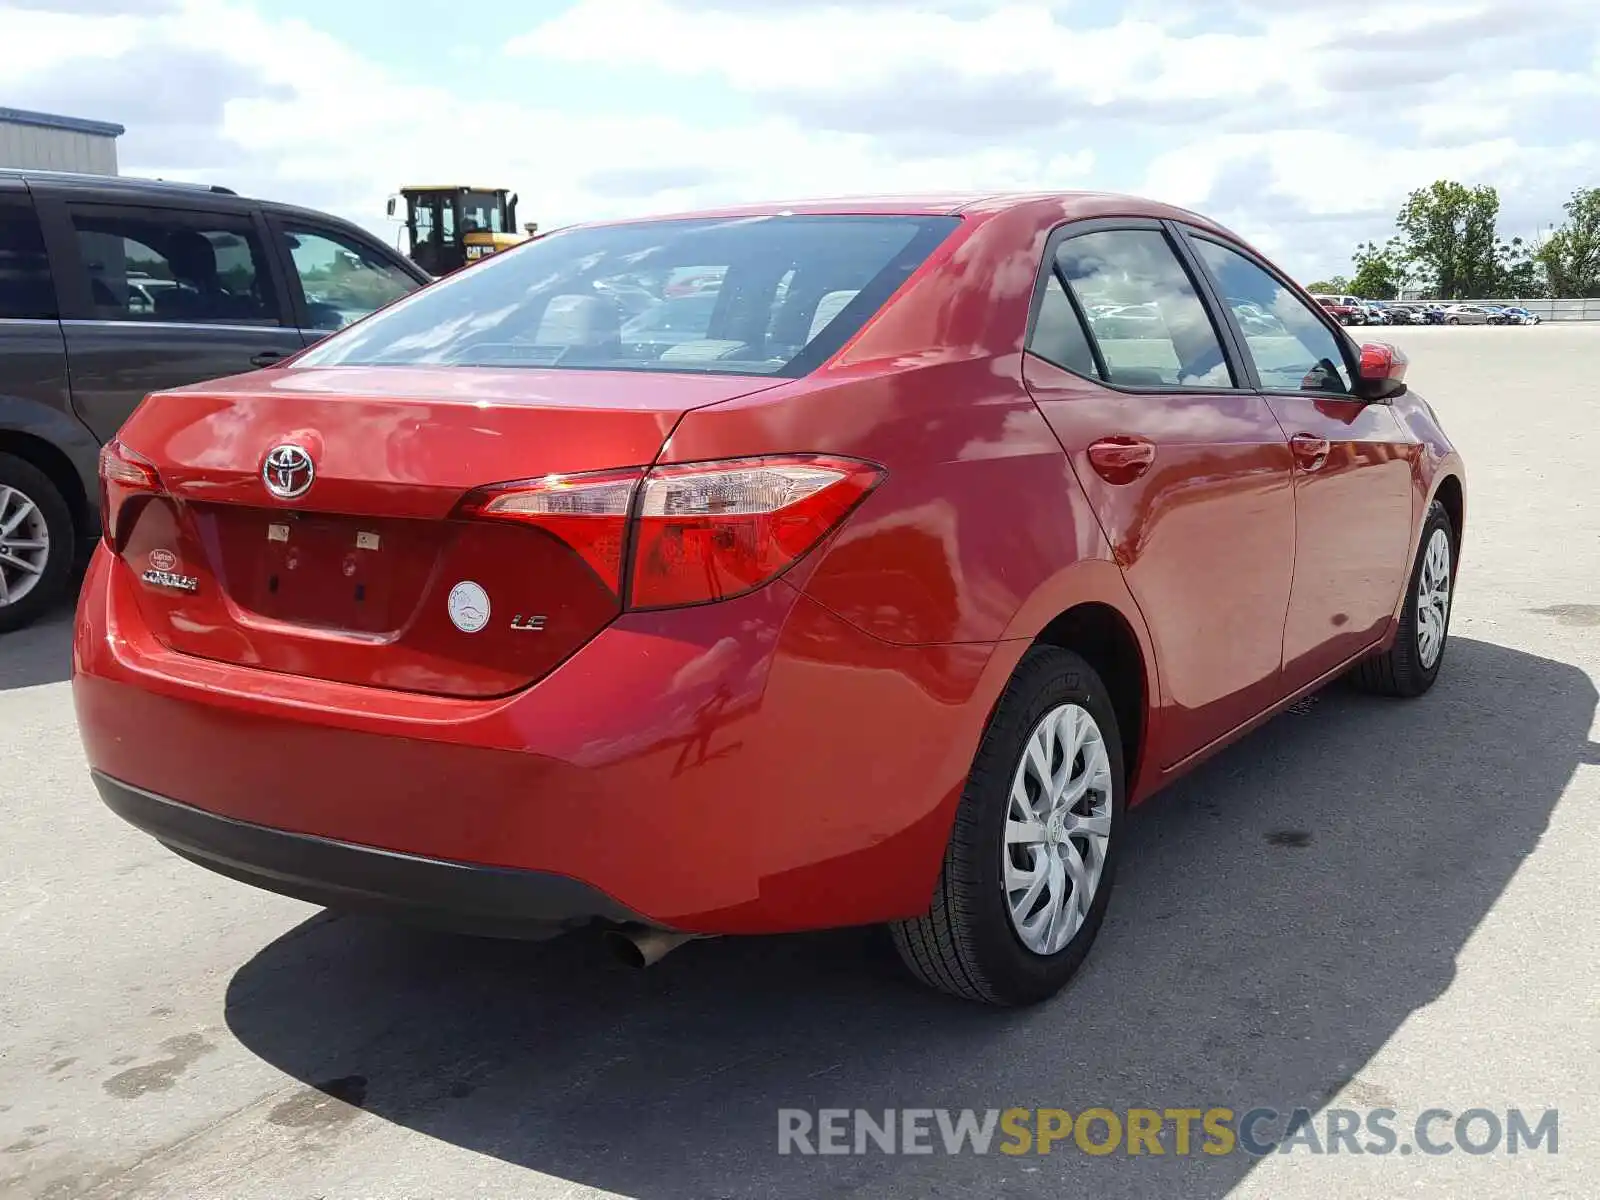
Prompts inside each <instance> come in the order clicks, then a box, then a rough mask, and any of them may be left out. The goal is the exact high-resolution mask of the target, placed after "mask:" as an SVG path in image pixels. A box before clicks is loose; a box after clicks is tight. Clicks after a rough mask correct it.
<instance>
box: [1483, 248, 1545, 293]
mask: <svg viewBox="0 0 1600 1200" xmlns="http://www.w3.org/2000/svg"><path fill="white" fill-rule="evenodd" d="M1495 264H1496V272H1497V276H1498V277H1497V278H1496V280H1495V288H1494V294H1495V295H1496V296H1503V297H1507V298H1510V299H1523V300H1527V299H1532V298H1534V297H1537V296H1543V295H1544V294H1545V292H1546V291H1547V289H1546V287H1545V282H1544V279H1543V278H1542V272H1541V270H1540V265H1539V260H1538V259H1537V258H1535V257H1534V255H1533V251H1532V250H1530V249H1529V248H1528V247H1527V246H1526V245H1524V244H1523V241H1522V239H1521V238H1519V237H1516V238H1512V239H1511V240H1510V241H1509V242H1501V243H1500V245H1498V246H1496V247H1495Z"/></svg>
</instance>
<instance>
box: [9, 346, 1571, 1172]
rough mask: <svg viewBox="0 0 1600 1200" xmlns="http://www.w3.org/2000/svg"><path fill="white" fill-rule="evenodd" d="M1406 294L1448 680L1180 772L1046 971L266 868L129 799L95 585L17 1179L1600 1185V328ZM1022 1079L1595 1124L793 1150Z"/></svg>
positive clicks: (56, 818) (1349, 707)
mask: <svg viewBox="0 0 1600 1200" xmlns="http://www.w3.org/2000/svg"><path fill="white" fill-rule="evenodd" d="M1367 332H1368V333H1369V336H1374V337H1376V336H1380V332H1379V331H1367ZM1381 336H1386V337H1388V338H1389V339H1390V340H1393V341H1396V342H1398V343H1399V344H1400V345H1401V346H1403V347H1404V348H1405V349H1406V350H1407V351H1408V352H1409V353H1410V354H1411V357H1412V370H1411V380H1412V382H1413V384H1414V386H1415V387H1416V388H1417V389H1418V390H1419V391H1420V392H1422V393H1423V394H1424V395H1426V396H1427V397H1428V398H1429V399H1430V400H1431V401H1432V402H1433V403H1434V405H1435V407H1436V409H1437V410H1438V412H1439V414H1440V418H1441V420H1442V421H1443V422H1444V424H1445V427H1446V428H1447V430H1448V431H1449V432H1450V434H1451V436H1452V437H1453V438H1454V439H1455V440H1456V442H1457V444H1458V445H1459V446H1460V448H1461V450H1462V452H1463V454H1464V455H1465V457H1466V460H1467V464H1468V471H1469V476H1468V499H1467V528H1466V539H1465V553H1464V560H1463V564H1462V568H1461V575H1460V585H1459V591H1458V595H1457V600H1456V608H1455V614H1454V618H1453V626H1452V630H1451V634H1452V637H1451V643H1450V646H1449V649H1448V650H1447V660H1446V662H1445V666H1444V673H1443V676H1442V677H1441V679H1440V682H1439V684H1438V686H1437V687H1436V688H1435V690H1434V691H1433V692H1432V694H1430V695H1429V696H1427V697H1426V698H1425V699H1423V700H1420V701H1417V702H1393V701H1390V702H1385V701H1382V700H1378V699H1373V698H1368V697H1363V696H1360V695H1357V694H1355V693H1353V692H1350V691H1348V690H1346V689H1345V688H1343V687H1334V688H1331V689H1329V690H1328V691H1326V692H1324V693H1323V694H1321V695H1320V696H1319V697H1317V698H1316V699H1315V701H1314V702H1311V703H1306V704H1302V705H1300V706H1298V707H1297V709H1296V711H1293V712H1290V713H1288V714H1285V715H1284V716H1282V717H1280V718H1278V719H1277V720H1275V721H1274V722H1272V723H1271V724H1270V725H1268V726H1267V727H1266V728H1264V729H1262V730H1261V731H1259V732H1257V733H1256V734H1254V735H1253V736H1251V737H1250V738H1248V739H1247V740H1245V741H1244V742H1242V743H1241V744H1239V745H1237V746H1235V747H1233V748H1232V749H1230V750H1229V751H1227V752H1226V753H1224V754H1223V755H1222V756H1221V757H1219V758H1218V759H1216V760H1214V761H1213V762H1211V763H1210V764H1208V765H1207V766H1205V767H1203V768H1202V769H1200V770H1199V771H1198V772H1196V773H1195V774H1193V775H1192V776H1190V777H1189V778H1188V779H1186V780H1185V781H1183V782H1182V783H1181V784H1179V785H1178V786H1176V787H1174V788H1173V789H1172V790H1170V791H1169V792H1168V793H1166V794H1164V795H1162V796H1161V797H1158V798H1157V799H1155V800H1153V801H1151V803H1150V804H1148V805H1147V806H1145V807H1143V808H1141V809H1140V810H1138V812H1137V813H1136V814H1135V817H1134V819H1133V820H1132V821H1131V822H1130V828H1129V832H1128V834H1127V836H1128V838H1129V839H1130V842H1131V845H1130V846H1129V847H1128V849H1127V850H1126V851H1125V855H1126V857H1125V858H1124V860H1123V861H1124V867H1123V872H1124V873H1123V875H1122V876H1121V878H1120V880H1119V883H1118V890H1117V895H1116V897H1115V903H1114V904H1113V905H1112V910H1111V914H1110V917H1109V919H1108V921H1107V923H1106V926H1105V929H1104V931H1103V933H1102V935H1101V938H1100V941H1099V943H1098V945H1097V946H1096V947H1095V950H1094V952H1093V954H1092V955H1091V958H1090V960H1089V962H1088V964H1087V966H1086V967H1085V969H1084V971H1083V972H1082V974H1081V975H1080V977H1079V978H1078V979H1077V980H1076V981H1075V983H1074V984H1073V985H1072V986H1071V987H1070V988H1069V989H1068V991H1067V992H1065V993H1064V994H1063V995H1061V996H1060V997H1058V998H1057V999H1056V1000H1055V1001H1054V1002H1052V1003H1049V1004H1047V1005H1044V1006H1042V1007H1039V1008H1036V1009H1032V1010H1028V1011H1023V1012H997V1011H991V1010H986V1009H982V1008H978V1007H974V1006H971V1005H967V1004H963V1003H960V1002H958V1001H954V1000H949V999H946V998H943V997H941V996H937V995H934V994H931V993H928V992H925V991H922V990H920V989H918V988H917V987H915V986H914V985H912V984H911V983H909V982H907V981H906V980H905V979H904V978H903V977H902V976H901V974H900V972H899V970H898V968H897V966H896V964H895V962H894V961H893V957H892V953H891V951H890V950H889V949H888V947H887V946H886V945H885V944H884V942H883V940H882V938H881V937H880V935H878V934H877V933H875V932H873V931H859V930H857V931H845V932H839V933H830V934H822V935H814V936H811V935H808V936H800V937H789V938H763V939H751V940H723V941H709V942H700V943H694V944H691V945H689V946H687V947H685V948H684V949H682V950H680V951H679V952H677V953H676V954H674V955H672V956H670V957H668V958H667V959H666V960H665V961H664V962H662V963H661V964H659V965H658V966H656V967H654V968H652V969H650V970H649V971H645V972H632V971H630V970H628V969H627V968H624V967H622V966H620V965H618V964H616V963H614V962H612V961H611V959H610V958H609V956H608V955H607V954H606V953H605V952H604V951H603V950H602V949H601V948H600V947H599V946H598V945H597V944H596V942H595V941H594V940H593V939H588V938H583V937H572V938H567V939H563V940H560V941H556V942H550V943H544V944H539V945H522V944H515V943H497V942H492V941H481V940H473V939H463V938H451V937H446V936H440V935H433V934H428V933H422V932H414V931H410V930H406V929H403V928H398V927H394V926H390V925H387V924H385V923H383V922H380V921H375V920H369V919H362V918H354V917H334V916H331V915H329V914H327V913H323V912H321V911H319V910H317V909H316V908H314V907H312V906H310V905H306V904H301V903H298V902H296V901H292V900H288V899H283V898H280V897H276V896H272V895H268V894H266V893H263V892H258V891H255V890H253V889H250V888H248V887H245V886H243V885H241V884H236V883H233V882H231V881H229V880H226V879H223V878H220V877H217V876H215V875H212V874H210V873H209V872H206V871H204V870H202V869H200V868H198V867H195V866H191V865H190V864H188V863H186V862H184V861H182V860H180V859H178V858H177V857H175V856H174V855H172V854H170V853H168V852H167V851H165V850H163V849H161V848H160V847H159V846H158V845H156V844H155V843H154V842H153V841H151V840H150V839H148V838H146V837H144V836H143V835H141V834H139V833H137V832H136V831H134V830H133V829H132V828H130V827H128V826H126V825H124V824H123V823H122V822H121V821H119V820H118V819H117V818H116V817H114V816H113V815H112V814H111V813H110V812H108V811H107V810H106V809H104V808H103V807H102V806H101V804H100V802H99V801H98V799H97V798H96V796H95V794H94V791H93V789H92V788H91V786H90V784H89V781H88V777H87V774H86V770H85V767H84V762H83V757H82V752H81V750H80V748H79V744H78V740H77V735H76V732H75V729H74V723H73V714H72V706H71V698H70V695H69V691H68V684H67V676H68V670H69V663H68V649H69V638H70V617H69V615H68V614H66V613H62V614H60V615H59V617H58V618H57V619H55V620H53V621H51V622H49V623H46V624H44V625H42V626H39V627H36V628H34V629H31V630H28V631H25V632H22V633H17V634H11V635H0V804H3V817H4V822H5V835H4V839H3V841H0V862H3V864H4V865H3V869H0V1196H5V1197H13V1196H14V1197H30V1198H31V1197H50V1198H52V1200H61V1198H65V1197H121V1196H139V1197H173V1198H177V1197H183V1198H188V1197H227V1198H229V1200H250V1198H257V1197H259V1198H269V1197H270V1198H272V1200H286V1198H298V1197H304V1198H308V1200H309V1198H311V1197H322V1198H326V1200H354V1198H357V1197H361V1198H370V1200H399V1198H402V1197H404V1198H412V1197H416V1198H421V1197H430V1198H441V1200H442V1198H446V1197H477V1196H494V1197H509V1196H516V1197H530V1198H534V1200H555V1198H557V1197H590V1196H597V1195H603V1194H617V1195H622V1196H629V1197H639V1198H641V1200H708V1198H714V1197H746V1196H749V1197H774V1198H782V1200H790V1198H793V1200H810V1198H812V1197H816V1196H822V1195H831V1196H862V1197H867V1196H873V1197H876V1196H886V1197H896V1198H902V1200H913V1198H918V1197H927V1196H950V1197H957V1196H959V1197H985V1196H1005V1197H1062V1196H1075V1195H1086V1196H1095V1197H1120V1196H1176V1195H1183V1196H1193V1197H1212V1196H1223V1195H1238V1196H1247V1197H1262V1198H1266V1197H1271V1198H1272V1200H1285V1198H1289V1200H1294V1198H1298V1197H1306V1198H1308V1200H1310V1198H1318V1200H1320V1198H1321V1197H1324V1196H1328V1195H1338V1196H1341V1197H1368V1196H1370V1197H1389V1196H1395V1195H1399V1194H1407V1195H1425V1196H1441V1197H1443V1196H1448V1197H1452V1198H1471V1197H1479V1196H1482V1197H1491V1196H1492V1197H1496V1198H1498V1197H1501V1196H1505V1195H1517V1196H1570V1197H1579V1196H1592V1195H1594V1194H1595V1184H1594V1180H1595V1179H1596V1177H1597V1176H1600V1088H1597V1086H1596V1083H1597V1081H1600V922H1597V921H1596V919H1595V913H1596V912H1597V911H1600V872H1597V871H1596V870H1595V863H1596V847H1597V846H1600V744H1597V738H1600V731H1597V728H1596V717H1595V708H1596V680H1597V678H1600V505H1597V498H1600V482H1597V475H1596V463H1597V462H1600V392H1597V390H1596V379H1597V378H1600V326H1581V327H1562V326H1555V325H1546V326H1541V327H1538V328H1532V329H1520V328H1511V329H1500V328H1483V329H1465V328H1463V329H1436V328H1424V329H1408V328H1401V329H1396V330H1385V331H1381ZM315 769H316V764H314V763H285V764H284V772H285V785H286V786H292V782H293V776H294V773H295V772H297V771H314V770H315ZM1013 1106H1022V1107H1033V1106H1050V1107H1060V1108H1064V1109H1067V1110H1070V1111H1073V1112H1078V1111H1081V1110H1083V1109H1085V1108H1088V1107H1092V1106H1101V1107H1105V1108H1109V1109H1112V1110H1114V1111H1120V1110H1124V1109H1126V1108H1128V1107H1131V1106H1148V1107H1153V1108H1157V1109H1163V1108H1174V1107H1195V1108H1201V1109H1206V1108H1211V1107H1218V1106H1221V1107H1228V1108H1231V1109H1234V1110H1235V1111H1244V1110H1248V1109H1251V1108H1254V1107H1257V1106H1266V1107H1270V1108H1273V1109H1275V1110H1277V1111H1279V1112H1288V1111H1289V1110H1290V1109H1292V1108H1295V1107H1297V1106H1305V1107H1307V1108H1309V1109H1312V1110H1321V1111H1324V1112H1326V1110H1328V1109H1331V1108H1349V1109H1354V1110H1358V1111H1363V1112H1364V1111H1368V1110H1371V1109H1373V1108H1382V1107H1387V1108H1393V1109H1394V1110H1396V1111H1397V1112H1398V1113H1400V1114H1401V1118H1402V1122H1403V1121H1404V1120H1406V1119H1407V1117H1408V1116H1409V1115H1410V1114H1416V1113H1418V1112H1420V1111H1422V1110H1424V1109H1427V1108H1430V1107H1438V1108H1442V1109H1447V1110H1450V1111H1451V1112H1453V1113H1462V1112H1466V1111H1468V1110H1471V1109H1474V1108H1487V1109H1490V1110H1492V1111H1495V1112H1497V1113H1500V1114H1502V1115H1503V1114H1504V1113H1505V1112H1506V1111H1507V1110H1508V1109H1511V1108H1521V1109H1524V1110H1528V1111H1529V1112H1532V1113H1540V1112H1543V1111H1544V1110H1545V1109H1549V1108H1554V1109H1558V1110H1559V1143H1558V1146H1557V1147H1556V1152H1555V1153H1550V1152H1549V1149H1550V1147H1549V1145H1548V1143H1546V1145H1545V1146H1543V1147H1541V1148H1539V1149H1538V1150H1537V1151H1536V1152H1530V1151H1529V1150H1527V1149H1524V1150H1523V1152H1522V1153H1520V1154H1515V1155H1513V1154H1508V1153H1506V1152H1505V1151H1504V1149H1503V1148H1502V1149H1501V1150H1499V1151H1497V1152H1495V1153H1491V1154H1485V1155H1475V1154H1469V1153H1466V1152H1459V1151H1458V1152H1455V1153H1450V1154H1445V1155H1438V1156H1434V1155H1424V1154H1411V1155H1406V1154H1402V1153H1396V1154H1390V1155H1373V1154H1361V1155H1358V1154H1351V1153H1348V1152H1346V1153H1338V1154H1324V1155H1312V1154H1309V1153H1300V1152H1296V1153H1292V1154H1273V1155H1269V1156H1266V1157H1265V1158H1257V1157H1253V1156H1251V1155H1248V1154H1243V1153H1234V1154H1228V1155H1221V1156H1207V1155H1188V1156H1182V1155H1177V1154H1172V1153H1169V1154H1165V1155H1161V1156H1154V1155H1149V1154H1146V1155H1140V1156H1131V1155H1128V1154H1125V1153H1120V1152H1119V1153H1114V1154H1110V1155H1105V1156H1095V1155H1091V1154H1087V1153H1083V1152H1081V1151H1080V1150H1077V1149H1075V1148H1073V1147H1072V1146H1070V1145H1068V1146H1065V1147H1062V1148H1058V1150H1057V1152H1056V1153H1052V1154H1050V1155H1048V1156H1038V1155H1022V1156H1014V1157H1013V1156H1008V1155H1003V1154H999V1153H991V1154H987V1155H974V1154H966V1155H956V1156H951V1155H947V1154H943V1153H935V1154H931V1155H904V1154H893V1155H891V1154H884V1153H868V1154H865V1155H860V1156H856V1155H844V1156H793V1155H791V1156H783V1155H780V1154H779V1153H778V1152H777V1151H778V1140H777V1131H778V1110H779V1109H781V1108H805V1109H817V1108H823V1107H840V1108H849V1109H856V1108H861V1109H868V1110H878V1111H881V1110H882V1109H885V1108H891V1107H892V1108H905V1107H926V1108H940V1107H946V1108H951V1109H963V1108H974V1109H979V1110H983V1109H990V1108H1001V1109H1004V1108H1009V1107H1013ZM1441 1128H1443V1127H1441Z"/></svg>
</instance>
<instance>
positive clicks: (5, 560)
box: [0, 484, 50, 608]
mask: <svg viewBox="0 0 1600 1200" xmlns="http://www.w3.org/2000/svg"><path fill="white" fill-rule="evenodd" d="M49 561H50V530H49V528H48V527H47V526H46V524H45V519H44V510H43V509H41V508H40V507H39V506H38V505H37V504H35V503H34V502H33V500H31V499H30V498H29V497H28V496H27V495H25V494H24V493H23V492H21V491H18V490H17V489H16V488H14V487H7V486H6V485H5V484H0V608H4V607H6V606H7V605H10V604H17V603H19V602H20V601H21V600H22V598H23V597H24V596H26V595H27V594H28V593H29V592H31V591H33V589H34V588H36V587H38V586H39V581H40V580H41V579H43V578H44V573H45V566H46V564H48V563H49Z"/></svg>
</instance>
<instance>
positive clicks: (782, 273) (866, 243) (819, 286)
mask: <svg viewBox="0 0 1600 1200" xmlns="http://www.w3.org/2000/svg"><path fill="white" fill-rule="evenodd" d="M959 223H960V222H959V219H958V218H955V217H911V216H777V217H741V218H731V219H706V218H700V219H689V220H679V221H648V222H639V223H637V224H621V225H603V226H594V227H590V228H579V229H572V230H567V231H565V232H561V233H554V234H550V235H549V236H547V237H543V238H540V239H538V240H536V241H533V242H529V243H528V244H527V245H525V246H523V247H520V248H518V249H516V250H512V251H507V252H504V253H501V254H498V255H495V256H494V257H492V258H490V259H487V260H485V261H483V262H482V263H480V264H478V265H475V266H473V267H472V268H471V269H470V270H467V271H463V272H461V273H460V274H459V275H454V276H451V277H449V278H446V279H444V280H442V281H440V282H439V283H436V284H434V285H433V286H431V287H428V288H425V289H423V290H422V291H420V292H418V293H417V294H416V295H414V296H411V297H409V298H408V299H406V300H403V301H401V302H399V303H398V304H395V305H392V306H391V307H389V308H388V309H385V310H384V311H383V312H381V313H379V314H377V315H376V316H374V317H372V318H371V319H370V320H367V321H364V322H362V323H361V324H360V325H357V326H355V327H353V328H351V329H349V330H347V331H346V332H344V333H341V334H337V335H335V336H333V337H331V338H329V339H327V340H326V341H324V342H322V343H320V344H319V345H318V346H316V347H315V348H314V349H312V350H311V351H310V352H309V353H307V354H305V355H302V356H301V357H300V358H299V359H298V360H297V363H296V365H297V366H304V367H328V366H387V365H404V366H449V365H462V366H494V367H564V368H573V369H588V370H631V371H693V372H720V373H727V374H746V375H791V376H792V375H803V374H805V373H806V372H808V371H810V370H812V369H814V368H815V367H816V366H818V365H819V364H820V363H822V362H823V361H824V360H825V359H826V358H827V357H829V356H830V355H831V354H833V353H834V352H835V351H836V350H838V348H839V347H840V346H842V345H844V343H845V342H846V341H847V340H848V339H849V338H850V337H851V336H852V335H853V334H854V333H855V332H856V331H857V330H859V329H860V328H861V327H862V326H863V325H864V324H865V323H866V321H867V319H868V318H869V317H871V316H872V314H873V313H874V312H876V311H877V310H878V308H879V307H880V306H881V305H882V304H883V302H884V301H885V300H887V299H888V298H889V296H890V295H892V294H893V292H894V290H895V289H896V288H898V287H899V286H900V284H901V283H902V282H904V281H905V279H906V277H907V276H909V275H910V274H911V272H913V271H914V270H916V268H917V267H918V266H920V265H921V263H922V262H923V261H924V260H926V258H927V257H928V255H929V253H930V252H931V251H932V250H933V249H934V247H936V246H937V245H938V244H939V243H940V242H942V241H943V240H944V239H945V238H946V237H947V236H948V235H949V233H950V232H951V230H953V229H954V228H956V226H957V225H958V224H959Z"/></svg>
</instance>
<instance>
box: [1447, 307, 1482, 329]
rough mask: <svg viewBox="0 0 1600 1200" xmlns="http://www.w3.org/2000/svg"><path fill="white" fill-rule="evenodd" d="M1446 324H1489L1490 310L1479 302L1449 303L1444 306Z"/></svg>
mask: <svg viewBox="0 0 1600 1200" xmlns="http://www.w3.org/2000/svg"><path fill="white" fill-rule="evenodd" d="M1443 312H1444V323H1445V324H1446V325H1487V324H1489V310H1488V309H1486V308H1484V307H1483V306H1482V305H1478V304H1447V305H1445V307H1444V310H1443Z"/></svg>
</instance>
